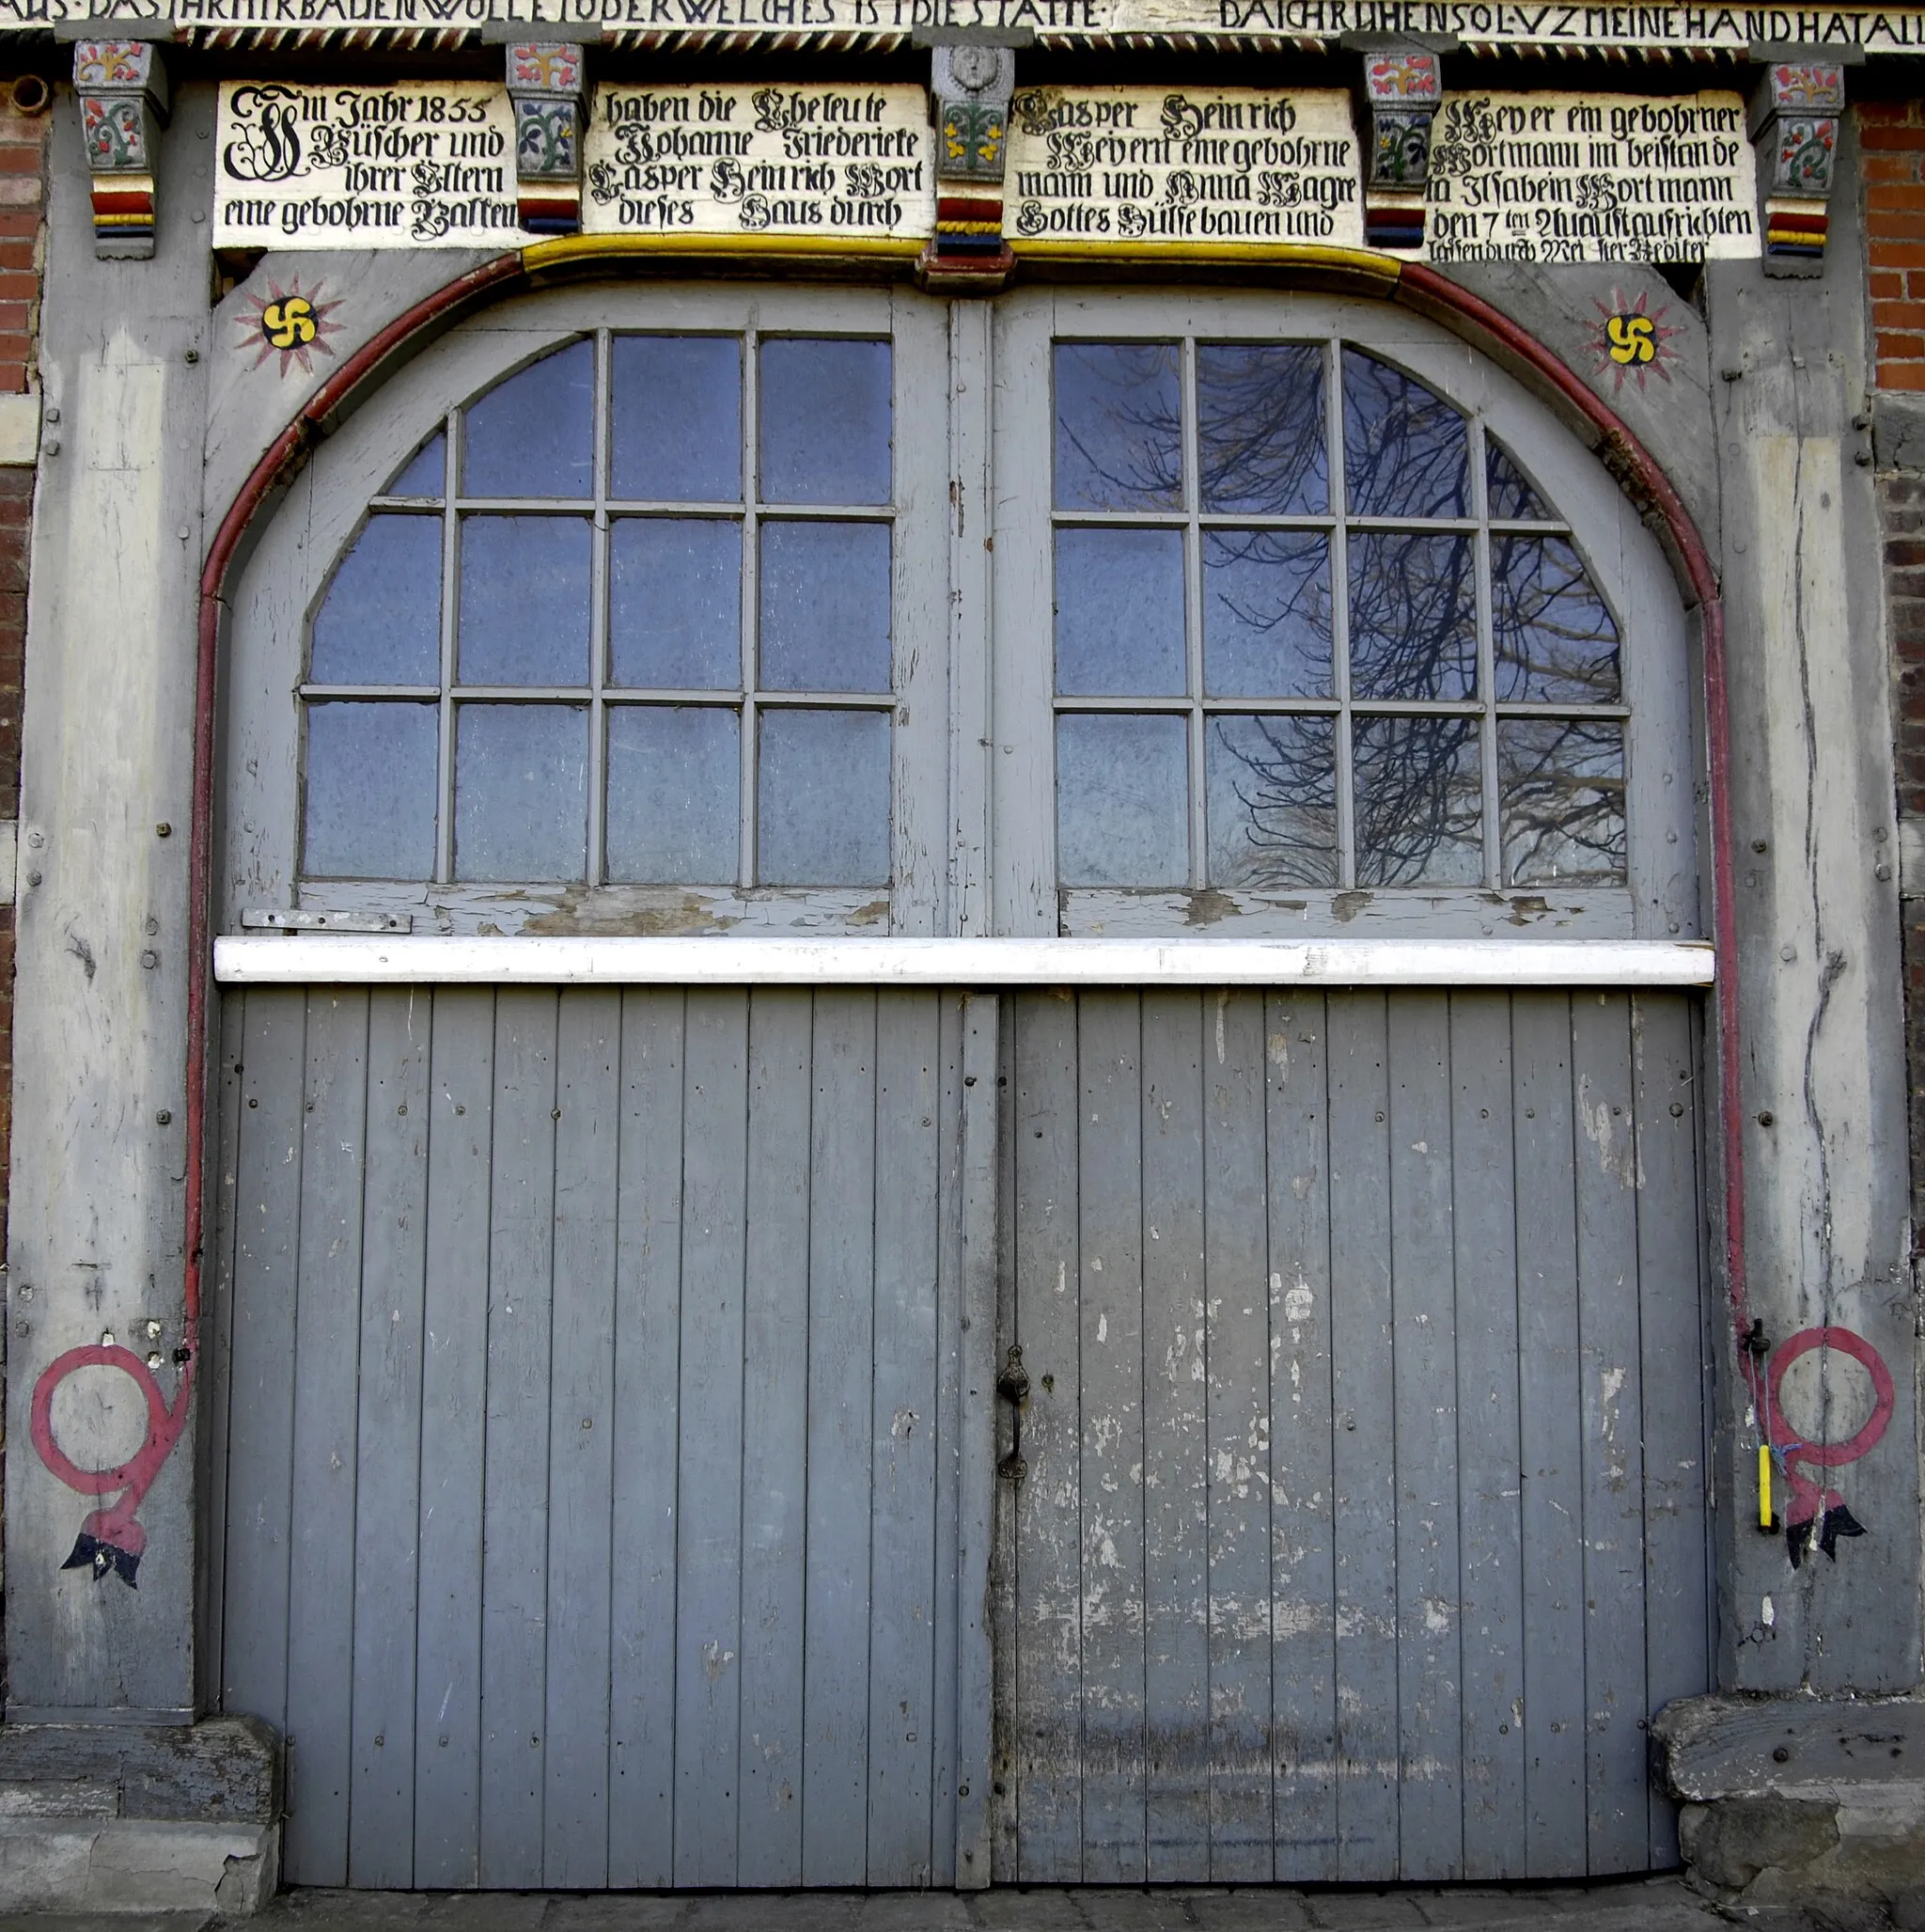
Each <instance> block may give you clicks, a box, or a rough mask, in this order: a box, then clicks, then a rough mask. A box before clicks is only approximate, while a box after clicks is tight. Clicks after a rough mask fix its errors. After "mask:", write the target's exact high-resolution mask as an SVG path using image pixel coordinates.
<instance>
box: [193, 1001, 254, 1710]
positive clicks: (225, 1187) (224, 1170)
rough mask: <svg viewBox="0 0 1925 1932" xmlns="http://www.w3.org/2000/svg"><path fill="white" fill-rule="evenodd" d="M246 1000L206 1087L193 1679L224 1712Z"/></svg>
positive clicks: (228, 1024)
mask: <svg viewBox="0 0 1925 1932" xmlns="http://www.w3.org/2000/svg"><path fill="white" fill-rule="evenodd" d="M246 1011H247V997H246V995H245V994H244V993H243V992H240V991H239V990H236V991H234V992H230V993H227V994H225V995H223V996H222V998H221V1003H220V1014H219V1026H220V1032H219V1034H218V1047H217V1050H218V1052H219V1054H220V1060H219V1064H218V1068H217V1073H216V1077H215V1078H214V1079H212V1080H211V1081H210V1082H209V1092H210V1099H211V1105H212V1106H213V1107H216V1108H217V1109H218V1111H217V1112H216V1114H215V1120H216V1123H217V1129H216V1131H217V1132H218V1134H219V1136H220V1139H219V1140H218V1142H217V1144H216V1146H215V1150H214V1160H215V1163H216V1165H215V1169H214V1217H215V1219H214V1238H215V1248H214V1264H213V1267H212V1268H211V1270H210V1271H209V1272H210V1277H211V1283H212V1289H213V1293H212V1296H211V1306H210V1308H209V1309H208V1311H207V1313H206V1315H205V1316H204V1318H203V1324H202V1334H203V1337H204V1340H203V1342H202V1344H201V1360H202V1368H201V1374H203V1375H204V1376H206V1377H207V1378H208V1381H207V1384H206V1389H207V1427H206V1428H205V1429H204V1430H203V1431H202V1432H201V1434H200V1437H199V1441H198V1447H199V1450H200V1453H201V1456H202V1457H203V1459H204V1467H205V1470H206V1476H205V1480H206V1483H207V1491H206V1494H207V1547H206V1550H205V1552H204V1558H203V1562H202V1565H201V1575H200V1579H199V1583H200V1588H199V1598H200V1603H199V1610H200V1616H201V1619H202V1622H201V1642H200V1645H199V1649H198V1654H197V1656H196V1660H195V1661H196V1676H197V1678H198V1679H199V1690H198V1695H199V1696H200V1698H201V1700H202V1702H203V1704H204V1705H205V1707H206V1708H207V1709H209V1710H218V1709H219V1708H220V1707H221V1667H222V1657H223V1656H224V1654H225V1651H226V1633H227V1623H226V1619H227V1531H228V1523H227V1510H228V1505H229V1490H228V1480H229V1474H230V1471H229V1467H228V1457H227V1451H228V1443H229V1439H230V1436H231V1431H232V1427H233V1415H234V1255H235V1239H236V1236H237V1234H238V1233H239V1231H240V1222H241V1213H240V1209H241V1195H240V1167H241V1117H242V1115H243V1113H244V1112H245V1111H246V1108H245V1107H244V1105H243V1101H242V1094H241V1081H242V1078H243V1074H242V1072H241V1071H240V1069H242V1068H244V1066H245V1065H246V1061H245V1060H244V1059H243V1039H244V1020H245V1016H246Z"/></svg>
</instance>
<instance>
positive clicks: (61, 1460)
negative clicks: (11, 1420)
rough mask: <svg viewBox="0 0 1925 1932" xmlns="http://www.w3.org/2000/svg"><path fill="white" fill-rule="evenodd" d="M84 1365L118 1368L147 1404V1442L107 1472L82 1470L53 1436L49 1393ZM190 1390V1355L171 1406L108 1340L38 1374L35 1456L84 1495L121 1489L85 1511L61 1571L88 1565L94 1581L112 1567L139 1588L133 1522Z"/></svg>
mask: <svg viewBox="0 0 1925 1932" xmlns="http://www.w3.org/2000/svg"><path fill="white" fill-rule="evenodd" d="M90 1368H102V1369H118V1370H119V1371H120V1373H121V1374H123V1375H126V1376H128V1377H129V1378H130V1379H131V1380H132V1381H133V1382H134V1383H135V1384H136V1385H137V1386H138V1388H139V1390H140V1392H141V1394H142V1395H143V1396H144V1397H145V1398H146V1401H147V1437H146V1439H145V1440H144V1441H143V1442H142V1443H141V1445H140V1447H139V1449H137V1450H136V1451H135V1452H134V1453H133V1455H131V1456H129V1457H128V1459H127V1460H126V1461H125V1462H124V1463H119V1464H117V1465H116V1466H115V1467H114V1468H112V1469H82V1468H81V1467H80V1466H79V1465H78V1464H77V1463H75V1462H74V1461H72V1460H71V1458H70V1457H69V1456H68V1454H67V1453H66V1452H65V1451H64V1450H62V1449H61V1447H60V1445H59V1444H58V1443H57V1442H55V1439H54V1391H55V1390H56V1389H58V1388H59V1386H60V1384H61V1383H62V1382H64V1381H65V1380H66V1379H67V1378H68V1376H69V1375H70V1374H73V1373H74V1372H75V1371H76V1370H78V1369H90ZM193 1392H194V1358H193V1356H192V1355H189V1356H188V1358H187V1359H186V1361H185V1362H184V1363H183V1364H182V1366H181V1370H180V1388H179V1389H177V1390H175V1393H174V1400H173V1403H172V1405H171V1406H169V1404H168V1402H167V1399H166V1397H165V1396H164V1395H163V1394H162V1393H161V1385H160V1384H159V1383H158V1382H157V1381H155V1379H154V1374H153V1371H152V1370H151V1369H150V1368H149V1367H148V1365H147V1363H146V1362H144V1361H142V1360H141V1359H140V1358H139V1357H138V1356H137V1355H135V1354H134V1352H133V1350H132V1349H131V1348H121V1347H119V1346H117V1344H115V1343H88V1344H87V1345H86V1347H84V1348H70V1349H69V1350H68V1351H67V1353H66V1354H65V1355H63V1356H61V1357H59V1358H58V1359H55V1360H54V1361H51V1362H49V1363H48V1364H47V1366H46V1368H45V1369H43V1370H42V1371H41V1373H40V1379H39V1381H38V1382H36V1383H35V1384H34V1402H33V1412H32V1422H31V1431H32V1435H33V1444H34V1447H35V1449H36V1450H38V1451H39V1457H40V1460H41V1461H42V1462H43V1463H45V1464H46V1466H47V1468H48V1469H49V1470H50V1471H51V1472H52V1473H53V1475H54V1476H55V1478H56V1479H57V1480H58V1481H60V1482H62V1483H65V1484H67V1486H68V1487H69V1488H70V1489H72V1490H75V1491H77V1492H78V1493H79V1494H80V1495H82V1496H112V1495H114V1494H115V1492H116V1491H117V1492H118V1493H119V1500H117V1502H114V1503H112V1504H111V1505H109V1506H108V1507H107V1508H105V1509H97V1510H93V1511H91V1512H90V1513H89V1514H88V1516H86V1520H85V1521H84V1522H83V1523H82V1524H81V1526H80V1536H79V1539H78V1540H77V1541H76V1542H75V1544H74V1546H73V1554H72V1555H71V1556H70V1557H69V1558H68V1559H67V1561H66V1562H65V1563H62V1564H61V1565H60V1567H61V1568H62V1569H63V1570H78V1569H91V1570H92V1571H93V1573H94V1577H95V1579H96V1580H97V1581H98V1580H99V1579H101V1578H102V1577H104V1576H105V1575H106V1574H107V1572H108V1571H109V1570H112V1571H113V1572H114V1574H115V1575H116V1576H117V1577H118V1578H119V1579H120V1580H121V1581H122V1582H123V1583H125V1584H127V1585H128V1586H129V1587H130V1588H133V1589H137V1588H138V1587H139V1585H138V1584H137V1583H136V1582H135V1580H134V1579H135V1575H136V1573H137V1572H138V1570H139V1568H140V1558H141V1552H142V1551H143V1550H145V1549H146V1547H147V1531H145V1530H143V1529H142V1528H141V1526H140V1524H139V1523H138V1522H136V1521H135V1520H134V1513H135V1512H136V1511H137V1510H138V1509H139V1508H140V1505H141V1500H142V1499H143V1498H144V1497H145V1496H146V1495H147V1492H148V1491H149V1489H150V1488H151V1487H152V1486H153V1481H154V1478H155V1477H156V1476H158V1475H159V1474H160V1472H161V1466H162V1465H163V1464H164V1462H165V1461H166V1460H167V1457H168V1456H169V1455H170V1454H171V1453H173V1449H174V1445H175V1443H176V1442H178V1441H179V1440H180V1431H181V1430H182V1429H183V1428H184V1427H185V1426H186V1422H187V1415H188V1407H189V1403H190V1399H191V1397H192V1395H193Z"/></svg>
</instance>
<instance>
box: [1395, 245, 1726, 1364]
mask: <svg viewBox="0 0 1925 1932" xmlns="http://www.w3.org/2000/svg"><path fill="white" fill-rule="evenodd" d="M1397 297H1398V299H1399V300H1400V301H1401V302H1404V303H1407V304H1408V305H1409V306H1412V307H1414V308H1417V309H1420V310H1422V311H1425V312H1428V313H1431V314H1432V315H1438V316H1442V315H1448V316H1451V317H1454V318H1457V319H1459V320H1460V321H1462V322H1465V323H1468V324H1469V326H1470V328H1471V329H1472V331H1474V332H1475V333H1476V334H1477V335H1479V336H1481V337H1482V338H1485V340H1486V341H1488V342H1489V343H1491V344H1492V345H1493V346H1494V347H1495V348H1497V349H1498V350H1500V351H1502V352H1503V353H1504V354H1506V355H1507V356H1509V357H1510V358H1511V359H1512V360H1514V361H1518V362H1522V363H1524V364H1526V366H1527V367H1528V368H1529V369H1532V370H1533V371H1534V372H1535V373H1536V374H1537V375H1538V377H1539V378H1540V379H1541V380H1542V381H1543V382H1544V383H1546V384H1548V385H1550V386H1551V387H1552V388H1553V389H1555V390H1556V391H1557V394H1558V395H1559V396H1561V397H1562V398H1563V399H1564V400H1565V401H1566V402H1568V403H1569V404H1570V405H1571V406H1572V407H1573V409H1574V410H1575V411H1576V412H1577V413H1578V414H1579V415H1580V416H1583V417H1584V418H1585V420H1586V421H1588V422H1589V423H1590V424H1591V426H1592V427H1593V428H1594V429H1596V431H1597V432H1598V433H1599V435H1600V437H1601V438H1602V442H1603V448H1602V452H1601V453H1602V454H1603V456H1604V463H1605V466H1606V467H1607V468H1608V469H1610V470H1611V471H1612V472H1613V474H1614V475H1616V476H1617V477H1618V479H1619V480H1620V484H1621V485H1626V486H1628V488H1629V491H1630V494H1631V495H1633V496H1634V498H1641V499H1642V503H1643V505H1648V506H1649V509H1650V510H1651V513H1653V514H1655V515H1656V516H1657V517H1658V518H1659V519H1660V520H1661V521H1662V522H1663V524H1664V526H1665V529H1666V532H1667V535H1668V536H1669V538H1670V540H1671V542H1672V544H1673V546H1674V548H1675V551H1676V554H1677V558H1678V560H1679V563H1680V565H1681V566H1682V571H1683V573H1684V579H1685V583H1686V585H1687V586H1688V588H1689V589H1690V592H1691V596H1692V599H1693V601H1694V602H1695V603H1696V604H1697V605H1698V629H1699V634H1700V638H1701V642H1702V648H1703V652H1704V736H1705V762H1706V765H1707V767H1708V776H1709V778H1710V787H1711V801H1710V805H1711V868H1712V939H1713V942H1714V946H1715V949H1716V952H1717V962H1718V974H1717V987H1716V993H1715V996H1714V997H1715V1000H1716V1012H1717V1045H1718V1078H1719V1093H1718V1113H1719V1120H1720V1123H1721V1125H1722V1129H1723V1132H1722V1136H1721V1139H1722V1146H1721V1149H1720V1152H1721V1154H1722V1165H1723V1170H1724V1211H1725V1297H1726V1301H1727V1303H1728V1305H1729V1309H1730V1315H1731V1324H1732V1327H1733V1329H1734V1331H1735V1333H1736V1335H1737V1338H1738V1341H1739V1342H1740V1343H1741V1344H1742V1343H1744V1342H1745V1338H1746V1335H1747V1333H1748V1331H1749V1329H1750V1327H1751V1312H1750V1301H1749V1293H1748V1289H1747V1286H1746V1281H1745V1134H1744V1093H1743V1091H1742V1086H1741V1082H1740V1077H1739V1075H1740V1055H1739V1014H1738V913H1737V899H1736V894H1735V892H1734V890H1733V882H1734V880H1735V877H1736V872H1735V867H1734V864H1733V858H1732V846H1731V727H1730V700H1729V685H1728V683H1727V681H1726V665H1725V605H1724V598H1723V595H1722V593H1721V592H1720V590H1719V588H1718V573H1717V570H1716V568H1715V566H1714V564H1713V562H1712V559H1711V552H1710V551H1709V550H1708V549H1707V548H1706V547H1705V542H1704V539H1703V538H1702V537H1701V536H1700V535H1699V534H1698V526H1697V525H1696V524H1695V523H1693V522H1692V520H1691V512H1690V511H1689V510H1686V509H1685V508H1684V504H1683V501H1682V498H1681V497H1680V496H1679V495H1678V493H1677V491H1676V490H1675V489H1673V488H1672V487H1671V481H1670V479H1669V478H1668V477H1667V476H1666V475H1665V473H1664V471H1663V469H1662V468H1660V467H1659V465H1658V462H1657V459H1656V458H1655V457H1653V456H1652V455H1651V451H1650V450H1648V449H1647V448H1645V447H1644V445H1643V444H1642V443H1640V442H1639V441H1638V440H1637V438H1636V437H1635V435H1633V434H1632V433H1631V432H1630V430H1629V429H1627V428H1626V427H1625V425H1624V423H1623V421H1622V420H1621V419H1620V417H1619V416H1618V415H1617V413H1616V412H1615V411H1614V410H1612V409H1611V408H1610V407H1609V406H1608V405H1607V404H1606V403H1605V402H1604V401H1603V400H1602V399H1601V398H1600V397H1598V396H1596V395H1595V394H1593V393H1592V391H1591V390H1590V388H1589V386H1588V385H1586V384H1585V383H1584V382H1583V381H1581V380H1580V379H1579V378H1578V376H1577V375H1576V374H1575V373H1574V372H1573V370H1572V369H1570V368H1568V367H1567V366H1566V365H1565V364H1564V363H1562V362H1560V361H1559V360H1558V359H1557V356H1555V355H1553V354H1552V353H1551V352H1550V351H1549V350H1548V349H1546V348H1545V347H1544V346H1543V345H1542V343H1541V342H1538V341H1536V340H1535V339H1533V338H1531V337H1530V336H1528V335H1526V333H1525V331H1524V330H1523V329H1521V328H1519V327H1518V325H1517V324H1516V323H1515V322H1512V321H1511V320H1510V318H1509V317H1508V316H1505V315H1502V314H1500V313H1499V312H1498V311H1497V310H1496V309H1495V308H1493V307H1492V306H1491V305H1490V304H1489V303H1488V302H1485V301H1483V300H1481V299H1480V298H1479V297H1478V296H1476V295H1473V294H1471V293H1470V291H1468V290H1465V289H1460V288H1459V287H1457V285H1456V284H1455V283H1453V282H1450V281H1447V280H1446V279H1445V277H1444V276H1442V275H1439V274H1438V273H1437V272H1436V271H1435V270H1434V269H1432V268H1429V267H1427V266H1425V265H1424V264H1423V263H1421V262H1410V263H1408V264H1406V266H1405V268H1404V271H1403V274H1402V275H1401V276H1400V277H1399V278H1398V289H1397ZM1739 1359H1740V1360H1741V1361H1742V1362H1744V1363H1745V1364H1746V1365H1747V1367H1748V1369H1749V1370H1750V1372H1751V1373H1753V1374H1754V1376H1755V1364H1754V1363H1753V1358H1752V1357H1751V1356H1750V1355H1749V1354H1748V1353H1747V1352H1746V1351H1745V1349H1744V1348H1743V1347H1742V1346H1741V1348H1740V1350H1739Z"/></svg>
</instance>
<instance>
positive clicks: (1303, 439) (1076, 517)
mask: <svg viewBox="0 0 1925 1932" xmlns="http://www.w3.org/2000/svg"><path fill="white" fill-rule="evenodd" d="M1053 374H1054V392H1055V451H1054V457H1055V461H1054V504H1053V523H1054V533H1055V559H1054V564H1055V568H1054V613H1053V615H1054V630H1055V638H1054V642H1055V663H1056V688H1055V707H1056V861H1057V872H1058V877H1059V880H1060V883H1061V884H1062V885H1063V886H1065V887H1083V886H1121V887H1173V886H1208V887H1242V888H1249V889H1253V890H1257V891H1274V890H1287V889H1290V888H1294V887H1417V886H1558V885H1566V886H1568V885H1584V886H1601V885H1602V886H1617V887H1621V886H1623V885H1624V884H1625V877H1626V870H1625V804H1624V721H1625V717H1626V715H1627V714H1626V708H1625V706H1624V703H1623V687H1622V683H1621V679H1620V668H1619V657H1620V636H1619V626H1618V620H1617V619H1616V618H1615V616H1614V615H1613V613H1612V611H1611V609H1610V607H1609V605H1607V603H1606V601H1605V600H1604V596H1603V595H1602V594H1601V593H1600V591H1599V589H1598V588H1597V586H1596V585H1595V584H1594V582H1593V581H1592V579H1591V577H1590V574H1589V572H1588V570H1587V568H1586V566H1585V562H1584V559H1583V558H1582V556H1581V555H1580V553H1579V551H1578V549H1577V548H1576V546H1575V544H1574V543H1573V538H1572V533H1571V531H1570V528H1569V526H1566V525H1565V524H1563V523H1562V522H1560V521H1559V520H1558V518H1557V516H1556V515H1555V513H1554V512H1553V511H1552V510H1550V509H1549V508H1548V507H1547V506H1546V504H1545V502H1544V500H1543V498H1542V496H1541V495H1540V494H1539V492H1538V490H1537V489H1536V488H1535V487H1534V485H1533V484H1532V482H1531V481H1530V479H1529V478H1528V477H1527V476H1526V472H1525V469H1524V467H1523V465H1522V464H1521V463H1520V462H1519V460H1518V459H1517V457H1516V456H1515V455H1513V454H1512V452H1511V451H1510V450H1509V449H1507V448H1505V447H1504V445H1503V443H1502V442H1501V441H1500V440H1499V439H1498V437H1497V436H1496V435H1495V433H1493V432H1490V431H1488V430H1487V429H1486V428H1485V427H1484V425H1483V424H1482V423H1481V422H1480V421H1479V419H1477V418H1476V417H1474V416H1466V415H1464V414H1463V413H1462V412H1460V411H1459V410H1458V409H1456V408H1455V407H1453V406H1452V405H1451V404H1450V403H1449V402H1448V401H1445V400H1444V398H1443V397H1441V396H1440V395H1438V394H1437V393H1435V391H1433V390H1432V389H1431V388H1429V387H1427V386H1426V385H1424V384H1422V383H1421V382H1419V381H1417V380H1416V378H1414V377H1412V376H1411V375H1409V374H1407V373H1405V372H1404V371H1403V370H1401V369H1398V368H1397V367H1395V366H1394V365H1393V364H1391V363H1389V362H1386V361H1384V360H1382V359H1380V358H1379V357H1377V356H1375V355H1372V354H1370V353H1368V352H1366V351H1365V350H1363V349H1361V348H1358V347H1356V346H1354V345H1353V344H1351V343H1347V342H1342V341H1309V342H1291V341H1270V342H1239V341H1213V340H1209V339H1207V338H1197V337H1186V338H1182V339H1181V340H1173V341H1160V342H1159V341H1149V342H1144V341H1121V342H1119V341H1107V342H1105V341H1075V340H1071V341H1064V340H1058V341H1057V342H1056V345H1055V351H1054V370H1053Z"/></svg>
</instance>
